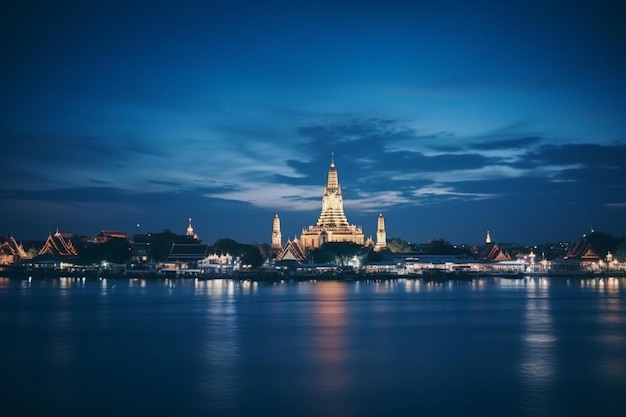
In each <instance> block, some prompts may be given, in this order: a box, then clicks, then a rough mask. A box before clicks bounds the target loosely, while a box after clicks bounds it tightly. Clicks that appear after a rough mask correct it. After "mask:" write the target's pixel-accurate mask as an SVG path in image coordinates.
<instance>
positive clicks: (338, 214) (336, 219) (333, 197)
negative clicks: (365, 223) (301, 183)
mask: <svg viewBox="0 0 626 417" xmlns="http://www.w3.org/2000/svg"><path fill="white" fill-rule="evenodd" d="M317 225H318V226H330V227H337V226H348V219H347V218H346V215H345V213H344V212H343V198H342V196H341V187H340V186H339V177H338V175H337V168H336V167H335V158H334V155H333V157H331V162H330V169H329V170H328V181H327V182H326V188H325V189H324V196H323V197H322V212H321V213H320V217H319V219H317Z"/></svg>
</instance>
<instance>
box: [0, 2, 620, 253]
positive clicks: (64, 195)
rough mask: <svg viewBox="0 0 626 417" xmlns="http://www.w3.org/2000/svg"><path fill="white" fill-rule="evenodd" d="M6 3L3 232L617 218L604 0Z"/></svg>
mask: <svg viewBox="0 0 626 417" xmlns="http://www.w3.org/2000/svg"><path fill="white" fill-rule="evenodd" d="M0 7H2V9H1V10H0V16H1V17H0V19H1V22H0V23H1V25H0V33H1V35H2V44H1V46H0V48H1V49H0V51H1V53H2V65H0V91H1V92H2V94H1V96H0V137H1V139H2V146H3V150H2V152H1V154H0V178H1V182H0V196H1V201H2V215H1V217H0V235H6V234H11V233H12V234H13V235H15V237H16V238H18V239H31V238H34V239H43V238H45V236H46V234H47V233H48V232H49V231H54V230H55V229H56V228H57V227H59V228H60V229H61V230H62V231H65V232H73V233H77V234H91V235H93V234H97V233H98V232H99V230H100V229H117V230H123V231H126V232H129V233H130V232H134V231H135V227H136V224H138V223H139V224H140V230H141V231H143V232H145V231H160V230H163V229H165V228H168V229H171V230H172V231H175V232H178V233H184V230H185V227H186V225H187V218H188V217H192V218H193V223H194V226H195V227H196V230H197V231H198V233H199V235H200V237H201V238H202V239H203V240H204V241H205V242H208V243H210V242H212V241H214V240H216V239H218V238H221V237H232V238H234V239H236V240H239V241H242V242H250V241H257V242H269V240H270V233H271V222H272V217H273V215H274V214H276V213H278V214H279V215H280V216H281V219H282V225H283V236H284V238H285V239H286V238H287V237H293V236H294V235H296V234H299V233H300V230H301V228H302V227H304V226H306V225H309V224H313V223H314V222H315V221H316V220H317V216H318V214H319V211H320V208H321V194H322V190H323V186H324V183H325V181H326V174H327V170H328V166H329V163H330V155H331V152H334V153H335V161H336V163H337V168H338V171H339V180H340V183H341V185H342V188H343V192H344V200H345V209H346V214H347V216H348V219H349V220H350V221H351V222H352V223H355V224H358V225H362V226H363V228H364V231H365V233H366V235H367V236H369V235H372V234H375V227H376V216H377V214H378V213H379V212H381V213H383V214H384V215H385V218H386V223H387V229H388V236H390V237H393V236H396V237H402V238H404V239H407V240H409V241H417V242H425V241H428V240H429V239H434V238H444V239H447V240H449V241H451V242H453V243H470V244H473V243H479V242H481V241H482V239H483V238H484V235H485V232H486V230H488V229H489V230H491V234H492V237H493V238H494V240H496V241H500V242H502V241H507V242H511V241H515V242H519V243H539V242H544V241H551V240H574V239H577V238H578V237H579V236H580V235H581V234H582V233H585V232H588V230H589V228H590V223H591V219H592V218H593V225H594V227H595V229H596V230H598V231H604V232H608V233H612V234H614V235H617V236H625V235H626V221H625V220H624V218H625V217H626V76H625V75H624V74H626V29H625V26H626V25H624V23H623V22H624V21H626V14H625V12H624V7H623V6H621V7H620V6H619V2H597V1H596V2H577V1H574V2H571V1H568V2H565V1H563V2H550V1H547V2H546V1H541V2H539V1H537V2H535V1H523V2H511V1H507V2H502V1H493V2H483V1H463V2H458V1H423V2H422V1H406V2H394V1H350V2H341V1H334V2H320V1H284V2H283V1H280V2H274V1H262V2H261V1H230V2H229V1H215V2H211V1H199V2H186V1H175V2H174V1H172V2H158V1H149V2H144V1H130V0H129V1H125V2H112V1H104V2H96V1H76V2H61V1H55V2H48V1H41V2H28V1H20V2H14V4H5V5H3V6H0Z"/></svg>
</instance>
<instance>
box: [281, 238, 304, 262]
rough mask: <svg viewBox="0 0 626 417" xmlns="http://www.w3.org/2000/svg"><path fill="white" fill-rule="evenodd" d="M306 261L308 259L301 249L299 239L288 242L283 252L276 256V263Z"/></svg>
mask: <svg viewBox="0 0 626 417" xmlns="http://www.w3.org/2000/svg"><path fill="white" fill-rule="evenodd" d="M304 259H306V254H305V253H304V251H303V250H302V248H301V247H300V244H299V242H298V239H297V238H294V240H288V241H287V243H286V244H285V247H284V248H283V250H281V251H280V253H279V254H278V255H277V256H276V261H288V260H291V261H298V262H300V261H303V260H304Z"/></svg>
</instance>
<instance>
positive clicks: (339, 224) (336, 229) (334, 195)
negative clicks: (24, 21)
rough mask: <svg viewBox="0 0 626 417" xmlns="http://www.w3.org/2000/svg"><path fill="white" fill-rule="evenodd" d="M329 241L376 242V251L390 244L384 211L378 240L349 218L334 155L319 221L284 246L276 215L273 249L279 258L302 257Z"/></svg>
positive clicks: (370, 244)
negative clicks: (367, 236)
mask: <svg viewBox="0 0 626 417" xmlns="http://www.w3.org/2000/svg"><path fill="white" fill-rule="evenodd" d="M328 242H350V243H355V244H357V245H362V246H372V247H373V249H374V250H375V251H380V250H384V249H386V248H387V238H386V231H385V219H384V217H383V215H382V214H379V216H378V224H377V229H376V243H374V241H373V240H372V239H371V238H369V239H368V240H367V242H365V239H364V235H363V229H362V228H361V226H356V225H353V224H350V223H349V222H348V219H347V218H346V214H345V213H344V211H343V197H342V195H341V186H340V185H339V178H338V176H337V167H336V166H335V161H334V158H333V159H331V163H330V169H329V170H328V180H327V182H326V187H325V189H324V195H323V196H322V211H321V213H320V216H319V218H318V219H317V223H316V224H314V225H311V226H307V227H305V228H303V229H302V232H301V234H300V238H299V239H298V237H294V238H293V240H291V239H290V240H288V241H287V243H286V245H285V246H284V247H283V245H282V234H281V231H280V219H279V217H278V215H276V216H274V219H273V222H272V245H271V250H270V253H273V254H276V259H277V260H296V261H301V260H303V259H304V258H305V257H306V253H307V251H309V250H311V249H317V248H319V247H320V246H322V245H324V244H325V243H328Z"/></svg>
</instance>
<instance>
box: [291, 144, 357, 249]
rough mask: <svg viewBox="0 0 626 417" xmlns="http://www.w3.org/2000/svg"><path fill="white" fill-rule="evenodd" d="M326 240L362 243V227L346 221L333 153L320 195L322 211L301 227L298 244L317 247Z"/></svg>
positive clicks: (310, 247)
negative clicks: (315, 220) (317, 216)
mask: <svg viewBox="0 0 626 417" xmlns="http://www.w3.org/2000/svg"><path fill="white" fill-rule="evenodd" d="M327 242H353V243H356V244H357V245H363V242H364V239H363V229H362V228H361V227H360V226H355V225H352V224H350V223H348V219H347V218H346V215H345V213H344V211H343V197H342V195H341V187H340V186H339V178H338V175H337V168H336V166H335V158H334V155H333V156H332V157H331V162H330V169H329V170H328V179H327V181H326V187H325V188H324V195H323V196H322V211H321V213H320V216H319V218H318V219H317V223H316V224H314V225H311V226H308V227H305V228H303V229H302V234H301V236H300V242H299V243H300V245H301V246H302V249H303V250H307V249H315V248H319V247H320V246H322V245H323V244H325V243H327Z"/></svg>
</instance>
